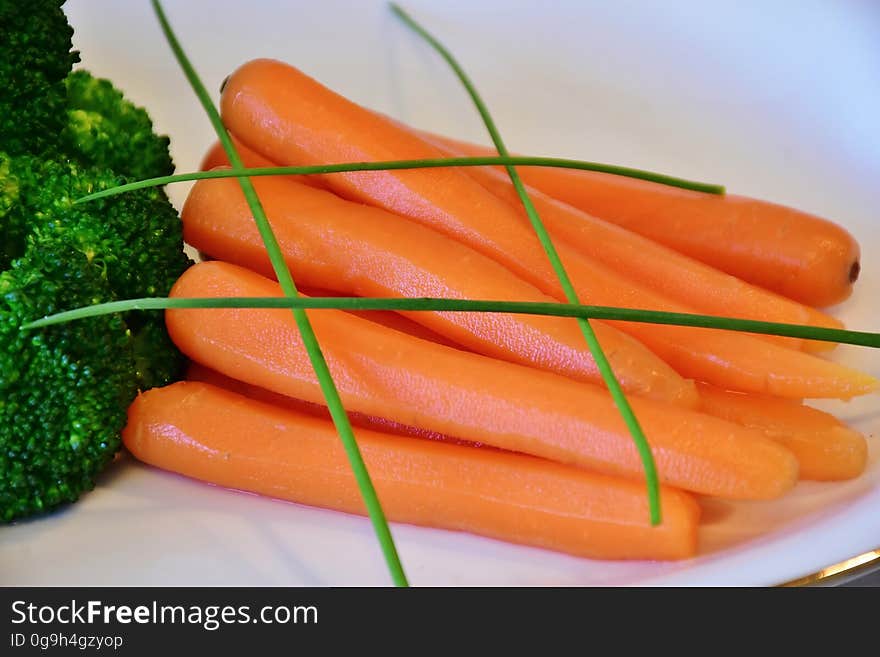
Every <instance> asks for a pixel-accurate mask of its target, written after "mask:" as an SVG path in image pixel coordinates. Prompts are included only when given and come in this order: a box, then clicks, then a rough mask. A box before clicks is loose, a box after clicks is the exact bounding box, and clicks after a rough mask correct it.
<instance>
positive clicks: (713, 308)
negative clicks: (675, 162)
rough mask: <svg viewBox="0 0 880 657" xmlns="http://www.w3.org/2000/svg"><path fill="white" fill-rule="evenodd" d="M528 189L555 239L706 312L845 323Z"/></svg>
mask: <svg viewBox="0 0 880 657" xmlns="http://www.w3.org/2000/svg"><path fill="white" fill-rule="evenodd" d="M421 134H424V133H421ZM428 138H429V139H431V143H432V144H434V145H435V146H437V147H438V148H440V149H441V150H442V151H443V152H444V154H447V155H449V156H451V157H455V156H461V155H463V153H462V152H460V151H457V150H455V149H452V148H450V147H449V145H448V144H447V143H445V142H444V141H442V140H440V139H439V138H436V137H434V136H433V135H431V136H430V137H428ZM467 171H468V173H469V175H471V176H472V177H473V178H474V179H475V180H476V181H477V182H479V183H480V184H481V185H483V186H484V187H485V188H486V189H488V190H489V191H490V192H492V193H493V194H495V195H496V196H498V197H499V198H501V199H503V200H504V201H506V202H507V203H508V204H510V205H511V206H512V207H514V208H516V210H517V211H518V212H522V213H524V210H523V208H522V202H521V201H520V199H519V196H518V195H517V193H516V190H515V189H514V188H513V184H512V183H511V182H510V178H509V177H508V176H507V175H506V174H505V173H503V172H502V171H499V170H496V169H493V168H489V167H479V168H472V169H468V170H467ZM528 192H529V196H530V197H531V199H532V202H533V203H534V205H535V208H536V209H537V210H538V212H539V213H540V215H541V218H542V219H543V220H544V222H545V223H546V225H547V229H548V230H549V231H550V234H551V235H552V236H553V237H554V238H558V239H560V240H562V241H564V242H566V243H568V244H570V245H571V246H573V247H574V248H576V249H577V250H578V251H579V252H580V253H583V254H585V255H587V256H589V257H591V258H595V259H596V260H598V261H599V262H601V263H603V264H605V265H607V266H608V267H610V268H611V269H613V270H614V271H617V272H618V273H621V274H623V275H625V276H628V277H629V278H631V279H632V280H634V281H636V282H638V283H641V284H642V285H645V286H647V287H649V288H651V289H654V290H656V291H658V292H660V293H661V294H664V295H665V296H667V297H669V298H670V299H674V300H676V301H679V302H681V303H686V304H689V305H690V306H692V307H693V308H694V309H696V310H698V311H700V312H702V313H707V314H711V315H718V316H728V317H730V316H732V317H742V318H746V319H757V320H763V321H768V322H784V323H789V324H813V325H816V326H826V327H831V328H841V327H842V326H843V324H842V323H841V322H840V321H838V320H836V319H834V318H833V317H831V316H829V315H827V314H825V313H822V312H819V311H817V310H815V309H813V308H810V307H809V306H805V305H803V304H800V303H797V302H795V301H792V300H791V299H787V298H785V297H782V296H780V295H778V294H775V293H773V292H768V291H767V290H764V289H762V288H759V287H757V286H755V285H751V284H749V283H746V282H744V281H742V280H740V279H738V278H736V277H734V276H730V275H729V274H725V273H724V272H721V271H719V270H717V269H714V268H712V267H709V266H708V265H705V264H703V263H701V262H699V261H698V260H694V259H692V258H689V257H687V256H684V255H682V254H680V253H678V252H677V251H673V250H672V249H670V248H668V247H665V246H663V245H661V244H659V243H657V242H654V241H652V240H649V239H647V238H645V237H642V236H641V235H638V234H637V233H633V232H630V231H629V230H626V229H624V228H621V227H620V226H617V225H615V224H613V223H610V222H606V221H603V220H602V219H597V218H596V217H593V216H591V215H589V214H587V213H585V212H582V211H580V210H578V209H577V208H575V207H573V206H571V205H568V204H567V203H562V202H560V201H557V200H556V199H554V198H553V197H551V196H549V195H548V194H544V193H543V192H541V191H540V190H538V189H535V188H528ZM765 339H771V340H774V341H778V342H781V343H783V344H788V345H789V346H793V347H800V346H802V345H801V343H802V342H803V340H795V339H793V338H779V337H775V336H765ZM831 344H832V343H827V342H814V343H812V348H813V349H819V350H823V349H827V348H829V346H830V345H831Z"/></svg>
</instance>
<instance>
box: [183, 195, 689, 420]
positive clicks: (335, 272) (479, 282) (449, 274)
mask: <svg viewBox="0 0 880 657" xmlns="http://www.w3.org/2000/svg"><path fill="white" fill-rule="evenodd" d="M253 184H254V186H255V188H256V190H257V193H258V194H259V196H260V199H261V202H262V204H263V207H264V208H265V209H266V213H267V216H268V217H269V221H270V223H271V224H272V228H273V231H274V232H275V235H276V237H277V238H278V242H279V245H280V246H281V249H282V251H283V252H284V256H285V259H286V261H287V264H288V266H289V267H290V269H291V271H292V272H293V274H294V278H295V279H296V280H297V281H298V282H299V283H302V284H303V285H306V286H323V287H330V288H333V290H335V291H337V292H340V293H345V294H351V295H354V296H395V297H407V296H408V297H421V296H428V297H430V296H435V297H447V298H459V299H467V298H471V299H504V300H510V301H515V300H518V301H548V302H552V301H553V299H552V298H550V297H547V296H545V295H543V294H541V293H540V292H539V291H538V290H537V289H536V288H535V287H534V286H532V285H529V284H528V283H526V282H525V281H522V280H521V279H519V278H518V277H517V276H515V275H514V274H513V273H511V272H510V271H509V270H507V269H505V268H504V267H503V266H502V265H500V264H498V263H497V262H495V261H494V260H491V259H490V258H487V257H485V256H483V255H481V254H479V253H477V252H476V251H474V250H472V249H470V248H468V247H467V246H465V245H463V244H460V243H459V242H456V241H455V240H452V239H449V238H448V237H445V236H444V235H441V234H440V233H437V232H435V231H432V230H430V229H428V228H425V227H424V226H421V225H419V224H417V223H415V222H412V221H408V220H406V219H403V218H401V217H397V216H396V215H392V214H390V213H388V212H386V211H384V210H380V209H378V208H373V207H369V206H365V205H360V204H356V203H351V202H349V201H345V200H343V199H340V198H339V197H337V196H335V195H334V194H332V193H330V192H327V191H322V190H317V189H313V188H311V187H306V186H304V185H301V184H298V183H296V182H293V181H290V180H283V179H280V178H255V179H254V180H253ZM181 215H182V219H183V226H184V238H185V239H186V241H187V242H188V243H189V244H191V245H193V246H194V247H196V248H198V249H199V250H200V251H202V252H204V253H207V254H208V255H210V256H212V257H214V258H217V259H219V260H224V261H226V262H233V263H235V264H239V265H242V266H246V267H248V268H250V269H253V270H254V271H257V272H259V273H262V274H264V275H266V276H271V275H272V266H271V263H270V262H269V258H268V255H267V253H266V250H265V247H264V246H263V240H262V238H261V237H260V234H259V232H258V230H257V228H256V224H255V222H254V220H253V216H252V213H251V211H250V207H249V206H248V204H247V201H246V200H245V198H244V195H243V194H242V191H241V187H240V186H239V184H238V182H237V181H236V180H234V179H222V180H202V181H199V182H198V183H196V185H195V186H194V187H193V188H192V190H191V192H190V194H189V197H188V198H187V201H186V204H185V205H184V208H183V212H182V213H181ZM405 316H406V317H407V318H409V319H411V320H412V321H414V322H417V323H420V324H422V325H424V326H425V327H427V328H429V329H430V330H432V331H434V332H436V333H439V334H440V335H443V336H445V337H447V338H449V339H450V340H453V341H454V342H456V343H458V344H461V345H464V346H466V347H467V348H469V349H471V350H473V351H476V352H478V353H482V354H486V355H489V356H493V357H496V358H502V359H505V360H509V361H512V362H518V363H522V364H527V365H532V366H536V367H540V368H542V369H547V370H549V371H554V372H558V373H560V374H565V375H566V376H571V377H572V378H576V379H578V380H582V381H593V382H595V383H601V382H602V376H601V373H600V372H599V370H598V367H597V366H596V363H595V361H594V360H593V357H592V355H591V354H590V352H589V349H588V348H587V346H586V343H585V341H584V339H583V336H582V335H581V333H580V331H579V329H578V326H577V324H576V323H575V322H573V321H571V320H570V319H563V318H555V317H554V318H551V317H536V316H528V315H506V314H495V315H487V314H480V313H445V312H430V313H428V312H410V313H405ZM595 330H596V333H597V336H598V337H599V340H600V341H601V343H602V346H603V348H604V349H605V351H606V353H607V355H608V358H609V361H610V362H611V365H612V367H613V368H614V371H615V373H616V374H617V376H618V378H619V380H620V381H621V384H622V385H623V387H624V388H625V389H626V390H627V391H630V392H634V393H636V394H641V395H645V396H649V397H652V398H656V399H662V400H665V401H670V402H673V403H677V404H682V405H686V406H691V407H693V406H695V405H696V403H697V396H696V392H695V390H694V387H693V383H692V382H690V381H686V380H684V379H682V378H681V376H679V375H678V374H677V373H676V372H675V371H674V370H673V369H672V368H671V367H669V366H668V365H667V364H666V363H664V362H663V361H662V360H660V358H658V357H657V356H655V355H654V354H653V353H651V352H650V351H649V350H648V349H647V348H645V347H644V346H642V345H641V344H639V343H638V342H636V341H635V340H634V339H633V338H631V337H630V336H628V335H626V334H624V333H622V332H620V331H619V330H617V329H614V328H611V327H610V326H608V325H607V324H603V323H601V322H597V323H596V326H595Z"/></svg>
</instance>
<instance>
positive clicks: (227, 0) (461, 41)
mask: <svg viewBox="0 0 880 657" xmlns="http://www.w3.org/2000/svg"><path fill="white" fill-rule="evenodd" d="M406 4H407V6H408V7H409V8H410V9H411V10H412V11H413V13H414V15H415V16H416V17H417V18H419V19H420V20H422V21H423V22H424V23H425V24H426V25H427V26H428V27H429V29H431V30H433V31H435V32H436V33H437V34H438V35H439V36H440V37H441V38H442V39H444V40H445V42H446V43H447V44H448V45H449V46H450V47H451V48H452V49H453V51H454V52H455V53H457V55H458V56H459V57H460V59H461V61H462V62H463V63H464V65H465V66H466V68H467V69H468V71H469V72H470V73H471V74H472V76H473V77H474V79H475V81H476V82H477V84H478V85H479V88H480V89H481V91H482V92H483V93H484V95H485V98H486V100H487V102H488V104H489V107H490V108H491V109H492V110H493V111H494V113H495V115H496V117H497V120H498V124H499V126H500V129H501V131H502V133H503V134H504V135H505V136H506V138H507V141H508V144H509V145H510V146H511V147H512V148H514V149H516V150H519V151H523V152H528V153H535V154H548V155H561V156H571V157H579V158H585V159H591V160H599V161H603V160H604V161H610V162H617V163H621V164H629V165H635V166H641V167H644V168H649V169H655V170H658V171H664V172H669V173H674V174H678V175H682V176H687V177H692V178H695V179H701V180H707V181H713V182H723V183H726V184H727V185H728V187H729V189H730V190H732V191H735V192H738V193H743V194H749V195H753V196H759V197H762V198H766V199H769V200H773V201H777V202H782V203H787V204H790V205H794V206H797V207H800V208H803V209H806V210H810V211H813V212H815V213H818V214H820V215H824V216H828V217H832V218H835V219H836V220H838V221H840V222H842V223H843V224H844V225H846V226H847V227H848V228H849V229H850V230H851V231H852V232H853V233H854V234H855V235H856V236H857V237H858V238H859V240H860V241H861V243H862V245H863V252H864V253H865V254H867V256H866V257H865V259H864V263H863V264H864V269H863V274H862V280H861V281H860V283H859V286H858V291H857V292H856V294H855V295H854V297H853V298H852V299H851V300H850V301H848V302H847V303H846V304H845V305H843V306H842V307H841V308H840V309H839V314H840V316H841V317H843V318H844V319H845V320H846V322H847V323H848V324H849V325H850V326H852V327H858V328H864V329H872V328H873V329H878V328H880V316H878V312H877V308H878V306H877V299H878V298H880V272H878V269H877V264H876V263H877V260H876V258H872V257H871V254H873V253H875V252H876V251H877V249H878V248H880V239H878V236H877V230H876V227H877V218H876V212H877V208H878V207H880V186H878V185H877V180H878V174H880V131H878V130H877V125H876V117H877V116H880V84H878V82H880V80H878V79H877V71H878V70H880V12H878V9H877V6H876V4H875V3H871V2H869V1H867V0H866V1H864V2H834V3H830V2H818V1H817V2H800V1H798V2H795V0H789V1H787V2H786V1H781V0H780V1H777V2H764V1H761V0H750V1H749V2H743V1H738V2H733V1H730V2H712V3H703V2H698V1H696V0H693V1H691V2H684V1H673V0H658V1H656V2H653V1H650V2H648V1H642V2H638V3H631V2H628V3H608V2H601V1H599V0H596V1H595V2H555V3H548V2H541V3H525V2H510V1H509V0H507V1H502V0H497V1H492V2H479V3H477V2H469V1H464V0H462V1H459V2H449V1H440V0H437V1H433V2H429V1H427V0H420V1H415V0H411V1H410V2H407V3H406ZM167 11H168V14H169V17H170V19H171V21H172V23H173V24H174V26H175V28H176V29H177V30H178V32H179V34H180V36H181V38H182V40H183V42H184V44H185V48H186V50H187V52H188V54H189V55H190V56H191V57H192V59H193V61H194V62H195V66H196V68H197V69H198V71H199V72H200V73H201V74H202V76H203V78H204V80H205V82H206V84H207V85H208V86H209V88H211V89H212V90H216V89H218V87H219V85H220V82H221V81H222V80H223V78H224V77H225V75H226V74H227V73H229V72H230V71H232V70H233V69H234V68H235V67H236V65H238V64H239V63H241V62H243V61H244V60H246V59H248V58H252V57H255V56H273V57H277V58H281V59H285V60H288V61H290V62H292V63H294V64H296V65H298V66H300V67H302V68H303V69H304V70H305V71H307V72H308V73H310V74H312V75H314V76H316V77H317V78H318V79H320V80H322V81H323V82H324V83H326V84H328V85H329V86H330V87H332V88H333V89H336V90H338V91H340V92H342V93H344V94H346V95H347V96H349V97H351V98H353V99H355V100H357V101H359V102H362V103H364V104H367V105H369V106H371V107H374V108H376V109H378V110H381V111H384V112H387V113H389V114H392V115H394V116H396V117H399V118H401V119H403V120H404V121H407V122H411V123H414V124H416V125H420V126H422V127H425V128H430V129H433V130H436V131H442V132H447V133H449V134H453V135H458V136H460V137H463V138H470V139H474V140H485V137H484V131H483V129H482V127H481V124H480V122H479V120H478V119H477V117H476V114H475V112H474V110H473V108H472V106H471V105H470V103H469V101H468V100H467V98H466V96H465V94H464V92H463V91H462V90H461V88H460V87H459V85H458V83H457V82H456V81H455V80H454V78H453V77H452V75H451V74H450V72H449V71H448V70H447V69H446V67H445V65H444V64H443V63H442V62H441V61H440V60H439V59H438V58H437V57H436V56H435V55H434V54H433V53H431V52H430V51H429V50H428V48H427V47H426V46H425V45H424V44H422V43H421V42H419V41H418V40H417V39H416V38H414V37H413V36H412V35H411V34H409V33H408V32H407V31H406V30H405V29H404V28H403V27H402V26H401V25H399V24H398V23H397V22H396V21H395V20H394V19H393V18H392V17H391V16H390V14H389V13H388V11H387V10H386V9H385V7H384V5H383V3H381V2H378V1H371V2H367V1H362V0H358V1H354V0H348V1H341V0H335V1H332V2H329V1H326V0H325V1H322V2H318V3H316V2H303V3H291V2H277V3H270V2H253V1H251V2H244V1H243V0H237V1H232V0H210V1H200V2H190V1H188V2H183V1H182V0H180V1H177V2H173V1H171V0H169V1H168V6H167ZM68 13H69V15H70V17H71V19H72V22H73V23H74V25H75V27H76V30H77V32H76V37H75V42H76V46H77V47H78V48H79V49H80V50H81V51H82V56H83V62H84V64H85V65H86V66H88V67H89V68H90V69H92V70H93V71H94V72H95V73H97V74H100V75H102V76H107V77H110V78H112V79H113V80H114V81H115V82H116V83H117V84H118V85H119V86H121V87H123V88H124V89H125V90H126V91H127V92H128V94H129V95H130V96H131V97H132V98H134V99H135V100H136V101H138V102H139V103H142V104H144V105H146V106H148V107H149V110H150V112H151V113H152V115H153V117H154V118H155V120H156V123H157V124H158V127H159V129H161V130H163V131H165V132H167V133H169V134H170V135H171V137H172V144H173V151H174V156H175V160H176V162H177V165H178V170H180V171H187V170H192V169H194V168H195V167H196V166H197V164H198V162H199V159H200V157H201V154H202V152H203V151H204V149H205V148H206V146H207V145H208V144H209V143H210V142H211V141H212V139H213V137H212V132H211V129H210V127H209V125H208V122H207V120H206V119H205V117H204V115H203V113H202V111H201V109H200V108H199V106H198V104H197V102H196V100H195V98H194V96H193V95H192V93H191V92H190V91H189V89H188V87H187V85H186V83H185V81H184V79H183V77H182V75H181V74H180V72H179V70H178V68H177V65H176V64H175V62H174V60H173V58H172V56H171V54H170V52H169V50H168V48H167V46H166V45H165V43H164V41H163V39H162V36H161V34H160V31H159V29H158V27H157V24H156V21H155V20H154V18H153V16H152V14H151V12H150V9H149V3H148V2H146V0H141V1H139V2H125V3H120V2H113V1H111V0H100V1H99V0H88V1H86V0H77V1H71V2H70V3H69V6H68ZM171 191H172V195H173V197H174V199H175V201H176V202H178V203H179V202H180V201H182V199H183V198H184V195H185V193H186V188H185V187H184V186H180V187H176V188H175V189H173V190H171ZM836 357H837V358H840V359H842V360H844V361H847V362H850V363H853V364H857V365H858V366H860V367H861V368H862V369H864V370H867V371H869V372H870V373H872V374H874V375H875V376H878V375H880V357H878V354H877V352H874V351H871V350H868V349H860V348H854V347H853V348H849V347H843V348H840V349H839V350H838V352H837V356H836ZM825 407H826V408H830V409H833V410H835V412H838V413H840V414H841V415H842V416H843V417H844V418H845V419H847V420H848V421H850V422H851V423H852V424H853V425H854V426H856V427H858V428H860V429H861V430H863V431H864V432H866V433H867V434H869V435H870V443H871V463H870V466H869V470H868V473H867V474H866V475H865V476H863V477H861V478H860V479H858V480H857V481H853V482H848V483H844V484H833V485H820V484H801V485H799V486H798V487H797V489H796V490H795V491H794V493H793V494H791V495H789V496H787V497H786V498H785V499H783V500H781V501H779V502H774V503H752V504H722V503H713V504H712V505H711V507H710V508H709V509H708V512H707V522H706V525H705V528H704V530H703V531H702V533H701V553H702V556H700V557H699V558H697V559H694V560H690V561H685V562H680V563H672V564H657V563H611V562H598V561H587V560H582V559H575V558H570V557H567V556H561V555H558V554H554V553H551V552H546V551H541V550H535V549H529V548H523V547H517V546H511V545H506V544H503V543H499V542H495V541H490V540H485V539H481V538H475V537H472V536H467V535H463V534H455V533H450V532H442V531H433V530H426V529H420V528H415V527H409V526H400V525H396V526H395V527H394V534H395V537H396V539H397V541H398V545H399V547H400V550H401V554H402V558H403V562H404V564H405V566H406V569H407V571H408V574H409V576H410V578H411V580H412V582H413V584H416V585H430V584H433V585H456V584H489V585H514V584H524V585H581V584H614V585H620V584H698V585H704V584H705V585H709V584H737V585H767V584H775V583H779V582H784V581H787V580H790V579H792V578H796V577H800V576H803V575H805V574H808V573H810V572H813V571H816V570H818V569H820V568H822V567H823V566H826V565H828V564H831V563H834V562H837V561H840V560H842V559H845V558H848V557H850V556H853V555H855V554H858V553H860V552H864V551H867V550H870V549H874V548H877V547H880V449H878V447H880V445H878V438H877V436H876V434H877V431H878V428H880V409H878V403H877V397H876V396H872V397H868V398H864V399H862V400H860V401H857V402H854V403H852V404H849V405H845V404H826V405H825ZM387 583H388V578H387V574H386V571H385V567H384V565H383V562H382V559H381V556H380V553H379V550H378V548H377V546H376V544H375V541H374V539H373V537H372V532H371V529H370V527H369V524H368V523H367V522H366V521H365V520H363V519H361V518H357V517H353V516H346V515H343V514H338V513H332V512H327V511H321V510H315V509H310V508H306V507H301V506H297V505H291V504H286V503H282V502H276V501H272V500H268V499H262V498H258V497H255V496H252V495H245V494H241V493H235V492H230V491H225V490H220V489H216V488H212V487H209V486H206V485H203V484H198V483H195V482H191V481H188V480H186V479H184V478H182V477H178V476H175V475H170V474H165V473H162V472H159V471H156V470H152V469H150V468H147V467H144V466H141V465H139V464H136V463H134V462H133V461H132V460H131V459H126V460H123V461H122V462H121V463H118V464H116V465H115V466H114V467H113V468H112V469H111V471H110V472H109V473H108V474H107V475H106V476H105V477H104V478H102V480H101V482H100V485H99V486H98V488H97V490H96V491H94V492H93V493H90V494H88V495H86V496H85V498H84V499H83V500H82V501H81V502H80V503H78V504H76V505H74V506H73V507H71V508H69V509H67V510H65V511H63V512H60V513H56V514H53V515H51V516H49V517H46V518H42V519H39V520H34V521H30V522H25V523H20V524H17V525H14V526H11V527H5V528H3V529H0V584H7V585H9V584H37V585H52V584H57V585H61V584H93V585H98V584H113V585H124V584H157V585H158V584H180V585H193V584H212V585H213V584H217V585H219V584H239V585H242V584H254V585H299V584H302V585H330V584H334V585H342V584H353V585H382V584H387Z"/></svg>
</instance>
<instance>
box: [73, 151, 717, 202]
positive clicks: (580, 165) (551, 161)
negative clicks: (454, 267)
mask: <svg viewBox="0 0 880 657" xmlns="http://www.w3.org/2000/svg"><path fill="white" fill-rule="evenodd" d="M494 165H518V166H537V167H551V168H556V169H579V170H581V171H598V172H600V173H610V174H613V175H616V176H624V177H627V178H636V179H638V180H647V181H650V182H655V183H659V184H661V185H666V186H668V187H679V188H681V189H688V190H691V191H695V192H703V193H705V194H716V195H723V194H724V193H725V190H724V187H723V186H721V185H715V184H711V183H702V182H695V181H693V180H685V179H684V178H676V177H674V176H667V175H665V174H662V173H654V172H653V171H644V170H642V169H632V168H630V167H621V166H616V165H613V164H602V163H600V162H586V161H583V160H570V159H566V158H559V157H533V156H518V155H517V156H508V157H502V156H499V155H494V156H487V157H444V158H428V159H421V160H386V161H378V162H342V163H338V164H312V165H308V166H296V167H255V168H244V169H242V168H240V167H236V168H234V169H220V170H216V171H195V172H192V173H178V174H175V175H172V176H159V177H157V178H148V179H146V180H138V181H136V182H131V183H126V184H124V185H117V186H116V187H111V188H110V189H103V190H101V191H99V192H94V193H92V194H89V195H87V196H83V197H82V198H80V199H77V201H76V202H77V203H85V202H87V201H95V200H97V199H99V198H106V197H108V196H115V195H117V194H123V193H125V192H131V191H135V190H138V189H144V188H146V187H161V186H163V185H170V184H172V183H178V182H190V181H192V180H203V179H206V178H234V177H241V176H243V175H247V176H288V175H300V176H302V175H314V174H322V173H345V172H349V171H396V170H400V169H436V168H442V167H481V166H494Z"/></svg>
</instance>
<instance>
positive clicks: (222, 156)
mask: <svg viewBox="0 0 880 657" xmlns="http://www.w3.org/2000/svg"><path fill="white" fill-rule="evenodd" d="M232 143H233V144H234V145H235V148H236V150H237V151H238V155H239V157H241V161H242V164H244V166H246V167H248V168H262V167H277V166H278V164H276V163H275V162H273V161H272V160H269V159H267V158H265V157H263V156H262V155H260V154H259V153H257V152H256V151H254V150H251V149H250V148H248V147H247V146H245V145H244V144H242V143H241V142H240V141H239V140H238V139H236V138H235V137H232ZM228 166H231V165H230V163H229V157H228V156H227V155H226V150H225V149H224V148H223V144H221V143H220V142H219V141H215V142H214V143H213V144H212V145H211V147H210V148H209V149H208V151H207V152H206V153H205V155H204V157H203V158H202V163H201V164H200V165H199V169H201V170H202V171H210V170H211V169H216V168H217V167H228ZM283 177H284V178H286V179H288V180H295V181H297V182H300V183H302V184H304V185H309V186H310V187H316V188H319V189H321V188H323V185H322V184H321V181H320V180H319V179H318V178H317V177H315V176H294V175H290V176H283Z"/></svg>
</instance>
